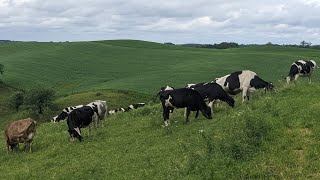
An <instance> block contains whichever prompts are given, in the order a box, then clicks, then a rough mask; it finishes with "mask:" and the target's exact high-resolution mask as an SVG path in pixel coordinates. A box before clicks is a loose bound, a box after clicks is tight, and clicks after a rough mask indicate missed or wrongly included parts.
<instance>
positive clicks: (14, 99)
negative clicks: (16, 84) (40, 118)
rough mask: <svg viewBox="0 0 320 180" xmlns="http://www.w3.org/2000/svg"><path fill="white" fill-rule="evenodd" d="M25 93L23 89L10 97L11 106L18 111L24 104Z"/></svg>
mask: <svg viewBox="0 0 320 180" xmlns="http://www.w3.org/2000/svg"><path fill="white" fill-rule="evenodd" d="M23 100H24V93H23V92H22V91H17V92H15V93H14V94H13V95H11V96H10V97H9V107H10V108H14V109H15V110H16V111H17V112H18V111H19V108H20V106H21V105H22V104H23Z"/></svg>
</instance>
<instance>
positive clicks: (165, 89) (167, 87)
mask: <svg viewBox="0 0 320 180" xmlns="http://www.w3.org/2000/svg"><path fill="white" fill-rule="evenodd" d="M168 90H173V88H172V87H170V86H168V85H167V86H166V88H164V91H168Z"/></svg>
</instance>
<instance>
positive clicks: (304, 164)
mask: <svg viewBox="0 0 320 180" xmlns="http://www.w3.org/2000/svg"><path fill="white" fill-rule="evenodd" d="M278 87H279V86H278ZM319 91H320V84H319V83H316V84H312V85H308V84H305V83H299V84H298V85H290V86H288V87H281V88H278V89H277V92H276V93H272V94H271V93H268V94H264V93H262V92H261V93H256V94H255V95H254V98H253V99H252V101H251V102H248V103H245V104H241V103H237V105H236V107H235V108H234V109H232V108H230V107H228V106H226V105H222V106H220V107H218V108H216V110H215V115H214V118H213V119H212V120H207V119H205V118H204V117H203V116H200V118H199V119H197V120H195V119H194V118H193V117H192V119H191V123H190V124H188V125H186V124H185V122H184V117H183V111H182V110H180V111H177V112H175V113H174V114H173V117H172V120H171V122H172V125H171V126H170V127H168V128H162V127H161V125H162V123H163V121H162V118H161V109H160V105H159V104H156V105H152V106H147V107H145V108H141V109H138V110H135V111H132V112H129V113H122V114H118V115H115V116H112V117H108V119H107V123H106V126H105V127H104V128H100V129H97V130H96V131H95V132H94V133H92V136H91V137H87V136H86V130H84V134H85V137H84V138H85V139H84V142H82V143H79V142H73V143H72V142H69V140H68V134H67V131H66V128H67V125H66V122H60V123H56V124H53V123H43V124H41V125H40V126H39V127H38V132H37V135H36V137H35V139H34V152H33V153H23V152H22V153H21V152H20V153H14V154H9V155H7V154H5V153H4V152H5V149H4V148H3V147H4V144H3V137H2V136H1V138H0V142H1V143H0V147H1V149H2V150H1V151H2V153H0V161H1V162H2V163H1V164H0V171H1V172H2V173H1V174H0V178H1V179H11V178H16V179H17V178H23V179H34V178H39V179H44V178H58V179H79V178H84V179H87V178H90V179H104V178H106V177H107V178H108V179H257V178H259V179H306V178H310V179H318V178H319V173H320V165H319V163H318V162H319V159H320V155H319V153H318V152H319V150H320V145H319V143H318V142H319V140H320V133H319V132H320V125H319V123H318V117H319V116H320V111H319V108H320V103H319V100H318V98H316V94H317V93H318V92H319ZM237 98H238V99H237V100H239V99H240V97H237ZM193 115H194V114H193ZM193 115H192V116H193ZM44 172H45V173H44Z"/></svg>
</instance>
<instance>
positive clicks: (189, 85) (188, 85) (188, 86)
mask: <svg viewBox="0 0 320 180" xmlns="http://www.w3.org/2000/svg"><path fill="white" fill-rule="evenodd" d="M194 85H196V84H187V87H186V88H190V87H191V86H194Z"/></svg>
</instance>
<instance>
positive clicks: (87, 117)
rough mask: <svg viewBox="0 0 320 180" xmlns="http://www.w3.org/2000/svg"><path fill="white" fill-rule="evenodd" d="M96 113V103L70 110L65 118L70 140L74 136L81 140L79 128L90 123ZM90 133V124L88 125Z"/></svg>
mask: <svg viewBox="0 0 320 180" xmlns="http://www.w3.org/2000/svg"><path fill="white" fill-rule="evenodd" d="M97 113H98V107H97V105H91V106H83V107H81V108H78V109H74V110H73V111H71V112H70V113H69V115H68V118H67V124H68V132H69V134H70V137H71V138H72V141H73V140H74V138H78V139H79V141H82V136H81V128H85V127H87V126H89V125H90V123H91V122H92V121H93V118H94V117H95V116H96V115H97ZM89 134H90V126H89Z"/></svg>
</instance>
